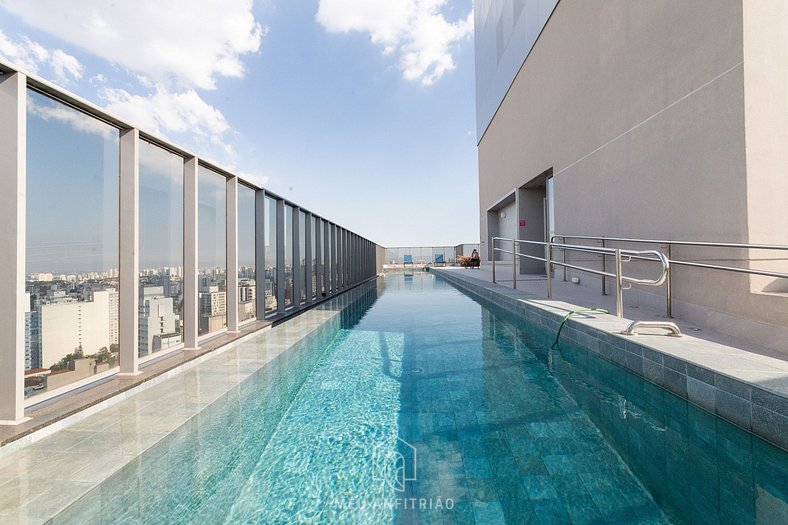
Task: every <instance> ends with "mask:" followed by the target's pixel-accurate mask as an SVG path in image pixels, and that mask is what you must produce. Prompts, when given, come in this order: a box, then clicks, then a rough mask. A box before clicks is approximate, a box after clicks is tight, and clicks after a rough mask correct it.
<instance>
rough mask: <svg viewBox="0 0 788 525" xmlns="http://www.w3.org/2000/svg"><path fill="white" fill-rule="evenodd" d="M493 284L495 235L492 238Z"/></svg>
mask: <svg viewBox="0 0 788 525" xmlns="http://www.w3.org/2000/svg"><path fill="white" fill-rule="evenodd" d="M492 263H493V284H495V237H493V238H492Z"/></svg>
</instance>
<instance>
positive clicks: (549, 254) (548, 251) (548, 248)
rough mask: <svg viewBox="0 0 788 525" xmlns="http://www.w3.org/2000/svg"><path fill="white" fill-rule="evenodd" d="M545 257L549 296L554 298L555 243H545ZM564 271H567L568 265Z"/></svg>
mask: <svg viewBox="0 0 788 525" xmlns="http://www.w3.org/2000/svg"><path fill="white" fill-rule="evenodd" d="M544 251H545V254H544V258H545V264H546V265H547V298H548V299H552V298H553V278H552V273H553V268H552V266H553V265H552V260H553V245H552V244H551V243H547V244H545V247H544ZM564 255H566V250H564ZM564 271H566V267H564Z"/></svg>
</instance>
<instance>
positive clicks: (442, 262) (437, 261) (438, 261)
mask: <svg viewBox="0 0 788 525" xmlns="http://www.w3.org/2000/svg"><path fill="white" fill-rule="evenodd" d="M439 264H440V265H441V266H446V260H445V259H444V258H443V254H442V253H436V254H435V266H438V265H439Z"/></svg>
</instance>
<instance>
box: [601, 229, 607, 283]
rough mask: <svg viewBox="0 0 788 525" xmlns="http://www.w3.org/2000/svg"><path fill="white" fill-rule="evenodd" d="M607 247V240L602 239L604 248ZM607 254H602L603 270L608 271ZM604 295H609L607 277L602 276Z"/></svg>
mask: <svg viewBox="0 0 788 525" xmlns="http://www.w3.org/2000/svg"><path fill="white" fill-rule="evenodd" d="M604 247H605V240H604V239H602V248H604ZM606 268H607V255H605V254H604V253H603V254H602V271H603V272H605V271H607V269H606ZM602 295H607V277H606V276H604V275H603V276H602Z"/></svg>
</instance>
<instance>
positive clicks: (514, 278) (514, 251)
mask: <svg viewBox="0 0 788 525" xmlns="http://www.w3.org/2000/svg"><path fill="white" fill-rule="evenodd" d="M512 289H513V290H516V289H517V241H516V240H515V239H512Z"/></svg>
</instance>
